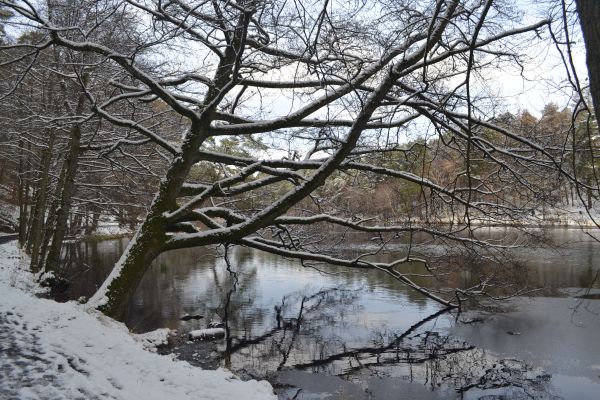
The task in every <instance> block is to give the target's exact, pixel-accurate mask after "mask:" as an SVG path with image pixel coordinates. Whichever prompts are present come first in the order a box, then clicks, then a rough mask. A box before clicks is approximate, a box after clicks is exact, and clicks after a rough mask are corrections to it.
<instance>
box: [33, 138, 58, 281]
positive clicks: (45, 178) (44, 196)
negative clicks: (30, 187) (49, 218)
mask: <svg viewBox="0 0 600 400" xmlns="http://www.w3.org/2000/svg"><path fill="white" fill-rule="evenodd" d="M55 138H56V133H55V132H54V130H52V131H51V132H50V137H49V139H48V148H47V149H46V150H45V151H44V154H43V156H42V162H41V168H40V169H41V171H40V180H39V183H38V185H39V186H38V196H37V197H36V200H35V208H34V211H33V217H32V220H33V221H32V223H31V234H30V235H29V242H28V244H27V250H28V252H29V254H31V264H30V268H31V270H32V271H34V272H35V271H36V270H37V268H38V261H39V255H40V247H41V242H42V237H43V235H42V234H43V232H44V222H45V219H46V218H45V217H46V209H47V208H48V191H49V187H48V186H49V180H50V164H51V161H52V154H53V150H54V140H55Z"/></svg>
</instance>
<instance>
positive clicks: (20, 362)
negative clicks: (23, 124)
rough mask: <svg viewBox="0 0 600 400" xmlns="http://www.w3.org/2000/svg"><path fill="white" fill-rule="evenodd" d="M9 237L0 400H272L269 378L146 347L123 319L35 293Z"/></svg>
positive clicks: (0, 251)
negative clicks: (247, 377) (204, 366)
mask: <svg viewBox="0 0 600 400" xmlns="http://www.w3.org/2000/svg"><path fill="white" fill-rule="evenodd" d="M26 266H27V260H26V258H25V256H24V255H23V254H22V253H21V252H20V251H19V249H18V248H17V244H16V242H15V241H12V242H9V243H4V244H0V354H2V357H1V358H0V398H18V399H47V398H52V399H127V400H128V399H157V400H167V399H173V400H184V399H249V400H252V399H257V400H258V399H276V396H275V395H274V394H273V389H272V388H271V386H270V384H269V383H267V382H265V381H261V382H257V381H248V382H243V381H241V380H239V379H238V378H237V377H235V376H234V375H233V374H231V373H230V372H229V371H226V370H223V369H219V370H216V371H206V370H201V369H199V368H197V367H192V366H191V365H189V364H188V363H186V362H183V361H176V360H173V359H172V358H170V357H167V356H161V355H158V354H155V353H152V352H149V351H147V350H144V348H143V344H142V343H140V342H139V341H136V340H134V338H133V337H132V335H131V334H130V333H129V331H128V330H127V328H126V327H125V325H123V324H121V323H118V322H116V321H114V320H111V319H109V318H107V317H105V316H103V315H102V314H100V313H97V312H87V311H85V310H84V309H83V307H82V306H80V305H78V304H76V303H73V302H69V303H57V302H54V301H51V300H46V299H41V298H38V297H36V296H35V295H34V293H35V292H36V291H39V290H40V289H39V287H38V286H37V285H36V283H35V280H34V279H33V276H32V275H31V274H30V273H28V272H27V271H26V270H25V268H26Z"/></svg>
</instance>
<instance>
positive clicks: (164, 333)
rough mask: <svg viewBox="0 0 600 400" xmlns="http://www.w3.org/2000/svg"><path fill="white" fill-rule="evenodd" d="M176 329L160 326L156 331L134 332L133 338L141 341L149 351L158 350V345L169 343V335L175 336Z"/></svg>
mask: <svg viewBox="0 0 600 400" xmlns="http://www.w3.org/2000/svg"><path fill="white" fill-rule="evenodd" d="M175 334H176V331H172V330H171V329H169V328H160V329H157V330H155V331H151V332H146V333H140V334H133V335H132V336H133V339H134V340H135V341H136V342H138V343H141V344H142V346H143V347H144V348H145V349H146V350H149V351H156V348H157V347H160V346H165V345H167V344H169V337H171V336H174V335H175Z"/></svg>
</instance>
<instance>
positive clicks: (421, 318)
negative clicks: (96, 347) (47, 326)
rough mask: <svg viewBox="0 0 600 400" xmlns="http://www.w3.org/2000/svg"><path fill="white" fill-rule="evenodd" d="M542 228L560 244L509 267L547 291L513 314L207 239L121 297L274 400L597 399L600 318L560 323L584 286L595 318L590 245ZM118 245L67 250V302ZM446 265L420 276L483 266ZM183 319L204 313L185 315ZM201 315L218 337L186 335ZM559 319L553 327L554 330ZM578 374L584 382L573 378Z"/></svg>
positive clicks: (83, 291) (190, 349)
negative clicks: (267, 383)
mask: <svg viewBox="0 0 600 400" xmlns="http://www.w3.org/2000/svg"><path fill="white" fill-rule="evenodd" d="M492 233H493V234H498V235H501V234H502V235H504V233H502V232H501V233H498V232H492ZM552 234H553V236H554V238H555V240H556V243H563V245H562V246H558V245H557V246H555V247H553V248H538V249H526V250H525V249H516V250H514V252H513V256H514V258H515V259H516V260H517V261H518V262H519V265H518V266H516V267H514V270H512V271H511V273H512V275H514V277H515V280H516V278H519V279H520V280H521V282H525V283H526V284H527V285H529V286H531V287H540V286H545V287H547V288H548V289H547V290H545V291H543V292H540V293H538V296H540V295H542V294H543V295H544V296H557V298H555V299H548V298H547V297H540V298H539V299H534V300H527V302H528V303H527V304H525V305H524V306H523V304H522V303H519V302H517V303H516V304H515V309H518V310H520V311H514V312H510V313H505V314H497V313H482V312H480V311H473V312H469V313H466V314H463V315H461V316H460V317H459V318H456V315H451V314H448V313H445V312H443V310H442V309H441V307H440V306H439V305H438V304H436V303H433V302H432V301H430V300H428V299H426V298H424V297H423V296H421V295H420V294H418V293H416V292H414V291H412V290H409V289H407V288H406V287H404V286H402V285H400V284H399V283H398V282H397V281H396V280H394V279H392V278H390V277H389V276H388V275H385V274H382V273H378V272H377V271H370V272H361V271H356V270H348V269H345V268H337V267H332V266H326V267H323V271H318V270H315V269H311V268H305V267H303V266H302V265H300V264H299V263H297V262H295V261H291V260H286V259H283V258H281V257H275V256H272V255H269V254H266V253H262V252H258V251H254V250H250V249H245V248H233V249H229V250H228V253H227V254H228V261H229V263H227V262H226V259H225V258H224V251H223V249H220V250H217V251H216V250H215V249H209V248H204V249H186V250H178V251H175V252H170V253H165V254H162V255H161V256H160V257H158V258H157V260H156V261H155V262H154V264H153V265H152V267H151V268H150V270H149V271H148V273H147V274H146V276H145V277H144V279H143V281H142V283H141V285H140V287H139V288H138V290H137V292H136V293H135V295H134V297H133V299H132V301H131V303H130V304H129V309H128V315H127V321H126V322H127V324H128V326H129V327H130V328H131V329H132V330H134V331H137V332H144V331H149V330H153V329H157V328H162V327H169V328H172V329H177V330H178V331H179V332H180V333H181V335H182V336H181V340H180V341H179V342H178V343H177V344H176V346H175V347H174V348H171V349H168V351H175V352H176V353H177V354H179V356H180V357H181V358H184V359H186V360H188V361H190V362H191V363H194V364H197V365H201V366H203V367H208V368H216V367H218V366H226V367H228V368H230V369H232V370H234V371H235V372H237V373H238V374H240V375H242V376H244V377H260V378H263V377H268V378H269V379H270V380H271V381H272V382H273V383H274V384H275V385H276V386H277V389H278V392H279V393H280V396H281V397H282V398H293V397H294V396H296V397H295V398H323V397H326V398H376V399H385V398H399V397H401V396H409V397H410V396H412V398H417V399H427V398H453V397H458V398H480V397H484V398H489V399H492V398H522V397H532V398H549V397H551V396H555V395H556V396H564V397H565V398H570V397H572V396H573V394H574V393H576V394H577V398H585V396H588V398H595V397H593V396H594V395H595V394H596V393H597V392H598V390H600V382H599V381H597V379H598V378H597V375H598V373H597V370H594V369H593V368H594V367H593V366H594V365H596V367H597V364H598V363H597V362H596V361H593V360H594V359H596V358H597V359H600V349H598V348H597V346H596V344H597V343H596V339H595V336H594V332H596V333H597V332H598V331H600V322H598V323H591V324H588V325H589V327H591V328H593V329H591V330H587V331H585V332H586V334H579V333H577V331H574V330H573V329H578V328H579V325H573V326H574V327H575V328H573V326H572V327H569V326H568V324H569V322H568V321H570V320H571V319H572V318H571V317H570V315H569V312H572V311H573V309H572V308H573V307H572V306H571V305H569V304H570V303H566V301H568V300H569V299H565V298H564V297H565V296H566V295H567V294H573V295H577V294H578V293H579V294H582V293H587V294H588V297H586V298H585V299H584V300H585V301H586V303H585V307H583V306H582V307H580V309H581V310H580V313H581V312H583V311H585V312H587V313H588V314H589V315H591V316H595V318H596V319H598V318H597V315H595V314H593V313H589V312H588V311H587V310H597V307H596V308H594V307H595V305H597V304H598V302H599V301H598V300H594V297H593V296H592V295H593V294H594V293H598V291H597V289H594V288H600V282H598V281H596V282H594V284H593V285H592V286H593V288H592V290H591V291H586V292H583V291H582V290H583V288H586V287H587V286H588V284H589V283H590V282H592V280H593V277H594V276H595V274H596V271H597V266H595V265H594V260H596V259H599V258H598V257H600V246H599V245H598V244H597V243H590V242H582V241H581V239H582V238H583V237H582V236H580V235H579V234H578V233H576V232H574V231H568V230H555V231H552ZM126 242H127V241H126V239H122V240H112V241H99V242H84V243H81V244H79V245H76V246H75V245H74V246H72V248H70V249H69V251H68V252H67V253H66V255H65V258H66V261H67V262H66V263H65V265H66V266H67V268H68V271H69V273H70V274H71V275H72V276H77V279H76V281H75V282H76V284H74V285H72V286H71V287H70V288H69V291H68V292H67V293H66V294H64V298H78V297H79V296H89V295H90V294H91V293H93V292H94V290H95V289H96V287H97V285H99V284H100V283H101V282H102V280H103V279H104V277H105V276H106V274H107V273H108V272H109V271H110V268H111V267H112V265H113V264H114V261H115V260H116V259H117V258H118V256H119V255H120V253H121V252H122V251H123V249H124V247H125V245H126ZM565 243H566V244H565ZM359 244H360V243H359V242H358V241H357V243H356V246H358V245H359ZM367 245H368V244H367ZM392 256H393V255H392V254H390V253H388V254H385V253H384V254H380V255H379V256H378V257H381V258H382V260H383V259H385V258H386V257H392ZM442 261H443V262H447V263H448V265H449V266H448V269H457V270H458V269H460V273H456V274H453V275H448V276H447V277H446V280H445V281H441V280H440V281H435V282H426V281H423V282H419V283H423V284H429V285H433V286H434V287H440V288H443V287H445V286H448V285H450V284H455V283H461V284H465V283H468V282H472V281H473V280H476V279H477V278H478V276H479V275H480V270H481V269H485V268H493V266H490V265H488V264H487V261H486V260H478V259H476V258H469V257H468V256H455V257H452V258H450V259H448V258H446V259H445V260H444V259H440V262H442ZM408 268H409V270H410V268H414V269H413V270H411V271H413V272H418V268H420V267H419V266H408ZM578 290H579V292H578ZM594 290H596V291H594ZM573 304H575V303H573ZM559 310H562V311H559ZM185 314H190V315H201V316H203V317H204V318H202V319H198V320H195V319H194V320H189V321H182V320H181V317H182V316H183V315H185ZM548 315H552V316H553V318H550V319H549V318H548ZM586 315H587V314H586ZM554 317H556V318H554ZM585 318H587V319H586V321H588V320H589V316H588V317H585ZM211 320H219V321H222V322H223V323H224V327H225V330H226V336H225V339H224V340H222V341H214V342H189V343H188V342H187V339H186V338H187V336H186V335H185V333H187V332H188V331H190V330H194V329H201V328H205V327H206V326H207V324H208V322H209V321H211ZM598 320H600V319H598ZM461 321H462V322H461ZM561 321H562V322H561ZM588 322H589V321H588ZM560 324H562V325H560ZM565 324H566V326H565ZM558 325H560V326H561V329H555V328H554V326H558ZM507 332H513V333H518V335H510V334H508V333H507ZM565 338H573V341H574V342H577V343H578V346H564V342H571V341H570V340H568V339H567V340H566V339H565ZM473 346H476V347H473ZM561 347H562V348H565V351H564V352H563V351H560V350H559V349H558V348H561ZM529 353H535V354H533V355H532V354H529ZM548 354H556V357H549V356H548ZM563 359H566V360H567V362H563ZM519 360H525V361H519ZM569 360H571V361H569ZM572 360H578V361H577V362H575V363H574V362H573V361H572ZM574 365H575V366H576V367H577V368H573V366H574ZM542 368H543V369H542ZM598 368H600V367H598ZM569 371H572V372H569ZM577 379H579V380H581V379H584V380H585V382H583V383H581V382H580V383H579V384H577V385H575V384H574V383H573V382H575V380H577ZM582 388H583V389H582ZM335 393H338V394H335ZM319 396H320V397H319ZM336 396H338V397H336ZM344 396H346V397H344ZM494 396H495V397H494ZM502 396H504V397H502Z"/></svg>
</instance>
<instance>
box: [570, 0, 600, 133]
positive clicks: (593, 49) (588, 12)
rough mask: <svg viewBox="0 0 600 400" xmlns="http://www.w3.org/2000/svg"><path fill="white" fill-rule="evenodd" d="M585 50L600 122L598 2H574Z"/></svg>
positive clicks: (599, 14) (599, 8) (599, 2)
mask: <svg viewBox="0 0 600 400" xmlns="http://www.w3.org/2000/svg"><path fill="white" fill-rule="evenodd" d="M575 2H576V3H577V13H578V14H579V23H580V24H581V30H582V31H583V39H584V41H585V48H586V63H587V68H588V74H589V77H590V93H591V95H592V102H593V105H594V111H595V113H596V121H600V1H598V0H576V1H575Z"/></svg>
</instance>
